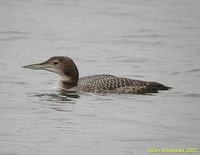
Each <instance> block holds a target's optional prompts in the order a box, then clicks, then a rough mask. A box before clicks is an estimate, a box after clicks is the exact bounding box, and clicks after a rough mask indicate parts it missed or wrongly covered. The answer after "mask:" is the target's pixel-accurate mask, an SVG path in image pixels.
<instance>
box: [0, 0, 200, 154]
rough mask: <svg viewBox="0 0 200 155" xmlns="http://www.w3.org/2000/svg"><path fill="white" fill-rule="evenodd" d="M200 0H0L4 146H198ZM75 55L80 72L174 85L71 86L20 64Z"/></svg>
mask: <svg viewBox="0 0 200 155" xmlns="http://www.w3.org/2000/svg"><path fill="white" fill-rule="evenodd" d="M199 5H200V2H199V1H197V0H193V1H188V0H181V1H180V0H167V1H166V0H159V1H158V0H151V1H149V0H140V1H137V0H125V1H124V0H99V1H98V0H85V1H81V0H67V1H65V0H27V1H24V0H10V1H7V0H0V20H1V22H0V54H1V57H0V122H1V125H0V139H1V140H0V154H1V155H35V154H37V155H47V154H48V155H50V154H52V155H55V154H59V155H66V154H70V155H73V154H74V155H77V154H81V155H94V154H97V155H105V154H110V155H129V154H130V155H134V154H136V155H137V154H147V151H146V150H147V148H151V147H160V148H185V147H200V146H199V141H200V114H199V108H200V105H199V103H200V102H199V101H200V91H199V87H200V82H199V78H200V61H199V60H200V44H199V41H200V20H199V18H200V9H199ZM55 55H66V56H70V57H72V58H73V59H74V61H75V62H76V63H77V66H78V68H79V72H80V75H81V76H85V75H91V74H101V73H109V74H114V75H118V76H125V77H129V78H133V79H141V80H150V81H157V82H161V83H163V84H166V85H167V86H171V87H173V89H172V90H170V91H165V92H160V93H158V94H153V95H145V96H141V95H114V94H111V95H102V94H101V95H99V94H87V93H83V94H78V95H74V96H73V95H72V96H69V95H66V94H63V93H62V92H60V91H59V90H57V89H55V86H56V83H57V80H58V76H57V75H55V74H52V73H49V72H45V71H32V70H25V69H23V68H21V66H23V65H26V64H31V63H35V62H40V61H43V60H46V59H47V58H49V57H51V56H55Z"/></svg>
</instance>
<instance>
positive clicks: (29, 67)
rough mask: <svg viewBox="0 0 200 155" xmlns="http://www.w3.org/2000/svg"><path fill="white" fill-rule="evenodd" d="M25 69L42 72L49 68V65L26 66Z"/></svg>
mask: <svg viewBox="0 0 200 155" xmlns="http://www.w3.org/2000/svg"><path fill="white" fill-rule="evenodd" d="M22 67H23V68H28V69H34V70H41V69H45V68H48V67H49V66H48V64H46V63H44V62H43V63H38V64H31V65H26V66H22Z"/></svg>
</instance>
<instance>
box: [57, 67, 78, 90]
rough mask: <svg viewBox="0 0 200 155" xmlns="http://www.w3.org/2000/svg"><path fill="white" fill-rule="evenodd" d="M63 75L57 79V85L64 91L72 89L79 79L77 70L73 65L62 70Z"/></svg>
mask: <svg viewBox="0 0 200 155" xmlns="http://www.w3.org/2000/svg"><path fill="white" fill-rule="evenodd" d="M63 73H64V74H63V75H62V76H61V78H60V81H59V87H60V88H61V89H64V90H66V91H74V88H76V86H77V84H78V80H79V72H78V69H77V67H76V66H75V67H74V68H73V69H72V70H69V69H66V70H64V71H63Z"/></svg>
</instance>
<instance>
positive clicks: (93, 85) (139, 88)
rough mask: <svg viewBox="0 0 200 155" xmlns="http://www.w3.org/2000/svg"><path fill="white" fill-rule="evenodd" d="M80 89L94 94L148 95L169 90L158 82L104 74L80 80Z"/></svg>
mask: <svg viewBox="0 0 200 155" xmlns="http://www.w3.org/2000/svg"><path fill="white" fill-rule="evenodd" d="M78 89H79V90H81V91H85V92H93V93H122V94H146V93H155V92H157V91H158V90H166V89H169V88H168V87H166V86H164V85H162V84H160V83H157V82H146V81H139V80H133V79H128V78H122V77H117V76H113V75H106V74H102V75H92V76H87V77H82V78H80V79H79V81H78Z"/></svg>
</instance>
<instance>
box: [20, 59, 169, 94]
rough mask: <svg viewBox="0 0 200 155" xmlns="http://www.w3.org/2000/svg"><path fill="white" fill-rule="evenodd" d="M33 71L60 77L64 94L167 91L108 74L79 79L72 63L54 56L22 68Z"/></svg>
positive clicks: (70, 60)
mask: <svg viewBox="0 0 200 155" xmlns="http://www.w3.org/2000/svg"><path fill="white" fill-rule="evenodd" d="M23 68H29V69H34V70H47V71H50V72H54V73H57V74H59V75H60V77H61V78H60V80H59V84H58V86H59V88H60V89H62V90H64V91H66V92H79V91H83V92H91V93H119V94H147V93H157V92H158V91H159V90H168V89H170V87H167V86H165V85H163V84H160V83H157V82H147V81H140V80H133V79H128V78H125V77H117V76H114V75H109V74H101V75H91V76H86V77H81V78H79V71H78V68H77V66H76V64H75V63H74V61H73V60H72V59H71V58H70V57H67V56H54V57H51V58H49V59H48V60H46V61H45V62H42V63H38V64H31V65H27V66H23Z"/></svg>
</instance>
